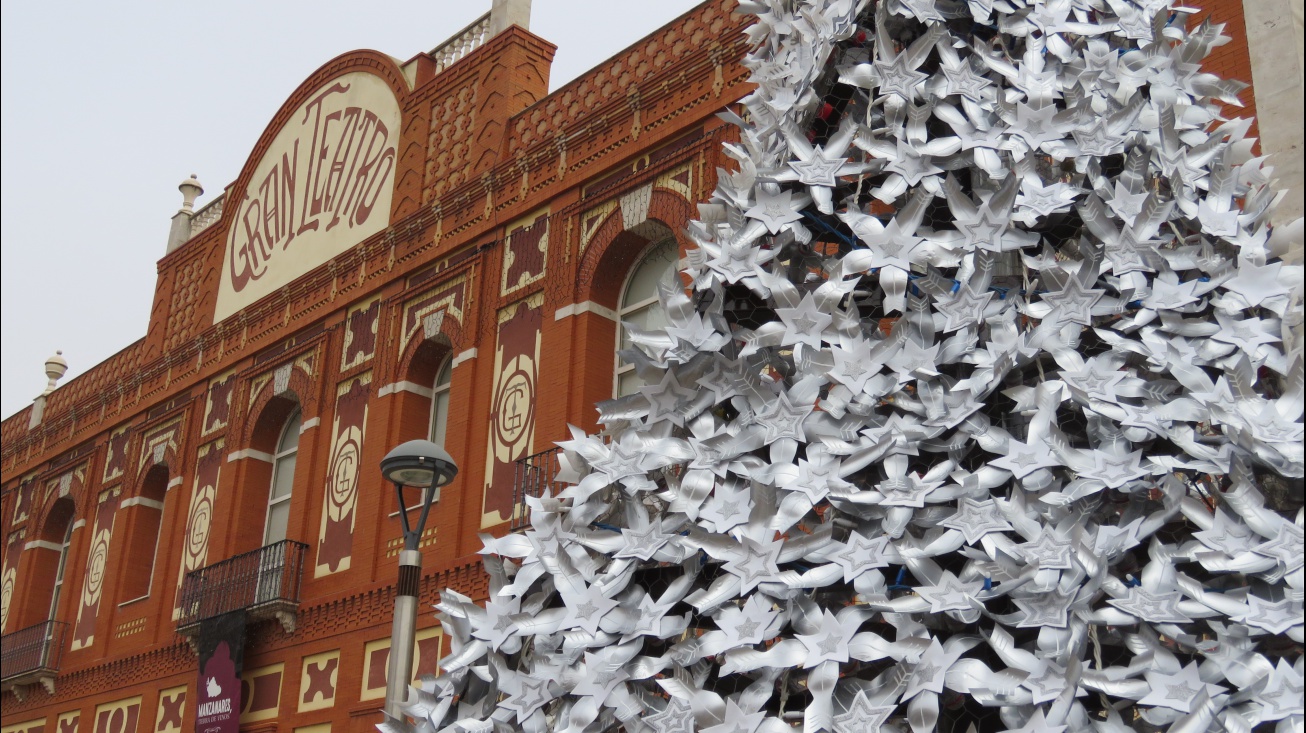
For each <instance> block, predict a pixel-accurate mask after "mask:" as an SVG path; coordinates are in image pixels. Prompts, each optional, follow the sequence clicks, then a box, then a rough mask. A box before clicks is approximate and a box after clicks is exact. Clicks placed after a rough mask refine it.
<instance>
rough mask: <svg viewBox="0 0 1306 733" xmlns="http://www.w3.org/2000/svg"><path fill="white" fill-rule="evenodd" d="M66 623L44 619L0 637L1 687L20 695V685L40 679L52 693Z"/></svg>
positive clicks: (60, 656) (66, 627)
mask: <svg viewBox="0 0 1306 733" xmlns="http://www.w3.org/2000/svg"><path fill="white" fill-rule="evenodd" d="M67 631H68V624H66V623H64V622H62V621H43V622H41V623H39V624H37V625H35V626H28V627H27V628H25V629H20V630H18V631H15V632H14V633H12V634H5V635H4V636H3V637H0V688H3V689H4V690H14V692H15V693H18V694H20V695H21V692H22V687H23V685H29V684H33V683H36V682H40V683H41V684H42V685H44V686H45V689H46V691H48V692H49V693H50V694H51V695H53V694H54V678H55V675H57V674H58V673H59V662H60V661H62V659H63V647H64V635H65V634H66V633H67Z"/></svg>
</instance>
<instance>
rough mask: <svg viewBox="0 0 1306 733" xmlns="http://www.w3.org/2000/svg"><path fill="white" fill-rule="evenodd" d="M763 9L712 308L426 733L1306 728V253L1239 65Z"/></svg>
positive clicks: (1174, 14)
mask: <svg viewBox="0 0 1306 733" xmlns="http://www.w3.org/2000/svg"><path fill="white" fill-rule="evenodd" d="M1196 4H1199V5H1200V4H1201V1H1200V0H1196ZM738 8H739V11H740V13H741V14H742V15H744V16H747V17H748V18H750V19H751V25H749V26H748V27H747V28H746V29H744V37H745V39H746V43H747V52H746V56H745V57H744V59H743V61H742V63H743V67H744V68H745V69H746V70H747V71H748V72H749V73H750V74H751V81H752V82H753V86H752V87H750V91H749V92H748V94H747V96H744V97H743V98H742V99H739V100H724V99H723V100H721V103H722V104H725V103H727V102H729V103H730V104H731V105H732V107H731V109H730V110H729V111H727V112H724V113H723V114H722V115H721V119H723V120H725V121H726V122H727V124H729V125H732V126H734V128H735V131H734V134H733V135H732V137H731V139H732V140H736V141H737V142H730V143H727V144H725V146H724V147H723V148H722V149H721V150H720V153H721V154H722V155H723V156H725V157H726V158H728V159H729V160H727V161H726V164H725V165H724V166H723V167H722V168H721V171H722V174H721V175H719V176H718V178H717V180H716V181H715V185H716V189H715V190H714V192H713V193H712V194H711V195H710V198H709V199H708V200H707V201H704V202H701V203H700V205H699V209H698V211H699V214H698V219H697V220H696V221H691V222H688V223H687V225H686V230H687V234H688V237H689V239H690V240H692V242H693V246H691V247H690V249H689V251H688V252H687V253H686V256H685V259H684V261H683V262H684V265H683V267H684V270H683V274H684V275H685V276H686V280H685V282H688V283H691V284H692V287H691V289H690V290H689V291H676V292H666V293H663V294H662V297H663V298H664V299H665V300H666V302H665V303H664V310H665V311H666V312H667V314H668V319H667V320H668V326H667V327H666V329H665V331H654V332H651V333H647V334H643V335H642V338H640V339H637V340H636V343H635V344H634V345H633V346H632V349H634V350H635V351H634V353H633V354H631V355H632V356H633V357H635V359H634V360H633V361H632V363H637V364H638V368H639V370H640V376H641V377H644V378H645V384H646V385H647V386H646V387H645V388H644V389H643V390H641V392H640V393H639V394H636V395H631V396H628V397H623V398H621V399H617V400H612V401H608V402H603V403H600V405H599V424H600V430H599V431H598V432H596V433H595V434H592V435H587V434H586V433H585V432H584V431H582V430H579V429H572V431H571V438H570V439H569V440H565V441H562V442H561V443H559V450H560V452H561V454H560V456H559V465H560V466H561V467H562V469H561V471H560V472H559V474H558V475H557V481H558V482H560V483H561V484H563V485H564V488H561V489H560V490H557V491H555V492H554V493H552V494H551V495H548V496H546V497H544V498H531V499H530V500H529V501H528V502H527V504H526V505H525V506H524V507H523V508H522V510H523V511H526V512H528V513H529V521H530V528H529V529H527V530H526V531H525V533H524V535H519V534H509V535H506V536H500V537H488V536H487V539H486V541H485V549H484V550H483V553H482V554H483V556H484V557H485V562H486V567H487V571H488V576H489V592H488V595H487V597H488V600H487V601H485V602H484V603H483V604H481V605H478V604H477V603H475V602H474V601H473V600H472V599H471V598H468V597H467V596H465V595H460V594H458V593H455V592H453V591H448V592H445V593H444V594H442V596H441V600H440V603H439V605H438V606H437V609H438V611H439V613H440V618H441V622H442V624H443V628H444V630H445V634H446V636H447V637H448V640H449V645H448V648H449V651H450V656H449V657H447V658H446V659H444V660H441V670H442V673H441V675H440V676H439V677H438V678H436V679H435V680H431V681H427V682H424V683H423V690H424V691H423V693H422V697H420V701H419V703H418V704H415V705H413V706H410V714H412V715H414V716H415V717H417V718H420V720H419V721H418V722H419V723H420V725H421V726H424V727H422V728H421V730H424V731H430V730H435V731H489V730H492V729H493V730H526V731H529V732H530V733H545V732H546V731H572V732H576V731H586V732H587V733H609V732H612V731H617V730H630V731H651V733H689V732H690V731H694V730H699V731H707V732H709V733H779V732H781V731H789V730H797V729H800V728H801V729H803V730H807V731H822V730H824V731H833V733H853V732H854V731H856V732H857V733H862V732H863V731H869V732H870V733H874V731H877V730H885V731H897V732H898V733H902V732H903V731H908V730H910V731H911V732H912V733H933V732H934V731H958V732H959V731H974V733H1002V732H1003V731H1021V732H1022V733H1024V732H1027V733H1035V732H1036V731H1042V732H1044V733H1065V732H1066V731H1081V730H1095V731H1098V733H1127V732H1128V731H1132V730H1133V729H1134V726H1141V727H1146V728H1147V730H1182V731H1197V730H1207V729H1212V730H1216V729H1220V730H1238V731H1251V730H1260V729H1262V728H1265V729H1266V730H1268V729H1269V728H1270V727H1271V726H1275V727H1277V728H1278V729H1279V730H1281V731H1289V730H1293V731H1296V730H1301V729H1302V727H1303V726H1304V725H1306V718H1304V717H1303V705H1302V702H1301V698H1302V693H1301V690H1302V664H1303V663H1302V659H1303V656H1304V655H1303V650H1302V639H1303V636H1302V628H1303V626H1302V623H1301V613H1302V607H1301V599H1302V587H1303V582H1302V571H1303V559H1304V558H1306V549H1304V548H1303V531H1302V530H1303V525H1306V512H1303V510H1302V508H1301V495H1300V480H1301V477H1302V475H1303V474H1304V473H1306V466H1304V465H1303V460H1304V458H1303V452H1302V436H1303V429H1302V408H1301V404H1302V398H1303V394H1304V393H1306V386H1304V383H1303V380H1302V377H1301V374H1302V365H1303V363H1306V357H1304V355H1303V343H1306V339H1304V338H1302V336H1301V324H1302V322H1303V311H1302V306H1301V303H1302V300H1303V297H1302V296H1303V285H1302V280H1303V278H1302V275H1303V271H1302V267H1301V266H1300V265H1298V264H1292V263H1294V262H1296V261H1297V259H1296V257H1291V256H1288V255H1289V254H1290V253H1291V254H1295V253H1296V251H1299V249H1300V247H1301V242H1300V237H1301V235H1300V232H1301V229H1300V226H1301V225H1300V223H1299V222H1298V223H1295V224H1294V223H1293V222H1288V221H1276V222H1273V223H1272V222H1271V219H1270V215H1271V212H1277V211H1278V210H1276V208H1275V206H1274V204H1275V202H1276V196H1277V194H1276V192H1275V191H1274V190H1273V188H1272V184H1271V181H1273V180H1274V178H1275V176H1274V175H1273V171H1272V170H1271V169H1270V168H1269V166H1268V165H1267V164H1266V161H1265V160H1263V159H1259V158H1253V157H1251V153H1250V152H1249V151H1250V150H1251V147H1252V142H1253V141H1252V140H1251V139H1250V138H1248V137H1247V135H1248V134H1249V130H1250V127H1251V121H1250V120H1239V119H1236V118H1232V117H1231V115H1233V114H1236V110H1237V107H1236V105H1235V104H1234V102H1235V98H1236V96H1237V93H1238V91H1239V90H1240V89H1241V86H1240V85H1238V84H1236V83H1231V82H1228V81H1224V80H1221V79H1219V78H1218V77H1216V76H1215V75H1214V74H1212V73H1210V72H1211V69H1207V68H1203V67H1202V65H1201V63H1200V62H1201V60H1202V59H1204V58H1206V57H1208V56H1209V54H1210V53H1211V52H1212V51H1213V50H1214V49H1216V48H1217V47H1219V46H1221V45H1222V44H1224V43H1225V42H1226V41H1227V39H1226V38H1225V37H1224V36H1223V35H1222V33H1224V32H1229V31H1231V30H1236V29H1234V28H1232V26H1231V27H1229V28H1226V27H1224V26H1220V25H1218V24H1214V23H1211V22H1209V21H1208V20H1206V13H1205V12H1204V11H1203V12H1197V13H1196V15H1194V13H1195V12H1196V11H1195V10H1194V9H1192V8H1188V7H1185V6H1180V5H1177V4H1174V3H1172V2H1169V1H1168V0H1039V1H1038V2H1033V1H1032V0H883V1H881V2H875V3H872V2H869V0H741V1H740V3H739V6H738ZM713 32H715V31H713ZM721 32H722V33H734V32H735V30H734V27H733V26H730V27H725V28H724V29H723V30H722V31H721ZM1239 32H1241V30H1239ZM709 35H710V34H709ZM708 40H710V39H708ZM700 52H702V50H701V49H691V50H690V53H700ZM686 83H689V84H702V83H703V82H701V81H687V82H686ZM695 88H697V87H695ZM696 114H697V113H696ZM704 139H705V140H708V139H716V138H715V137H712V136H705V138H704ZM716 152H717V151H714V150H708V149H702V150H700V151H697V152H696V153H695V154H696V155H699V154H701V155H702V157H701V160H702V161H704V165H703V166H701V167H702V169H703V172H704V175H703V176H702V178H703V180H704V182H705V183H706V184H708V185H709V186H710V185H712V179H711V175H710V173H709V171H711V169H712V168H713V167H714V166H713V165H712V164H711V163H710V162H709V161H710V160H711V159H712V158H713V156H714V155H715V154H716ZM697 169H698V168H697V167H696V170H697ZM653 173H656V172H655V171H653V172H651V174H653ZM641 180H642V179H641ZM631 185H635V184H634V183H632V184H631ZM1275 215H1276V216H1281V214H1279V213H1276V214H1275ZM668 224H669V225H674V224H675V223H674V222H668ZM542 437H553V436H542ZM551 478H552V477H551ZM469 490H471V489H470V488H469ZM383 726H384V730H386V731H400V730H415V729H417V725H416V724H410V723H409V722H408V721H396V720H389V721H387V722H386V723H385V724H383ZM405 726H408V727H407V728H405ZM1141 727H1140V729H1141Z"/></svg>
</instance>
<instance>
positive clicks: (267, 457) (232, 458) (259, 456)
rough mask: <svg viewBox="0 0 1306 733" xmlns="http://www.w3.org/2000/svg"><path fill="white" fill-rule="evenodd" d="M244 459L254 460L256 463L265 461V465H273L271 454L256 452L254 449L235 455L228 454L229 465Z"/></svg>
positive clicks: (240, 451)
mask: <svg viewBox="0 0 1306 733" xmlns="http://www.w3.org/2000/svg"><path fill="white" fill-rule="evenodd" d="M242 458H253V459H254V460H256V461H263V462H264V463H272V454H271V453H264V452H263V451H261V450H254V449H253V448H246V449H245V450H238V451H236V452H235V453H228V454H227V463H235V462H236V461H239V460H241V459H242Z"/></svg>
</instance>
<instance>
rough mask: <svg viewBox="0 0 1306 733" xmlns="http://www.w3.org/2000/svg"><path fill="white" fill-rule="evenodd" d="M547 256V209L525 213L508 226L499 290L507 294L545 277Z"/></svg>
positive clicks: (500, 292)
mask: <svg viewBox="0 0 1306 733" xmlns="http://www.w3.org/2000/svg"><path fill="white" fill-rule="evenodd" d="M548 257H549V213H548V212H547V211H546V212H544V213H543V214H539V215H537V216H535V217H533V218H531V217H528V218H527V219H526V221H525V222H523V223H521V224H519V225H518V226H517V227H516V228H513V227H512V226H509V227H508V237H507V240H506V241H505V242H504V247H503V271H502V275H501V277H500V280H499V294H500V295H508V294H509V293H512V292H513V291H516V290H520V289H522V288H524V287H526V286H527V285H530V284H531V283H534V282H538V281H540V280H543V279H544V270H545V266H546V265H547V263H548Z"/></svg>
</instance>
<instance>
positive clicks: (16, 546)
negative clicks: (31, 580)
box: [0, 529, 27, 633]
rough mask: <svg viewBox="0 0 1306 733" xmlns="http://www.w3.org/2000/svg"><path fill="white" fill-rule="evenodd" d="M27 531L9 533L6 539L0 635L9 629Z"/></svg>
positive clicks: (1, 573)
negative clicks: (11, 606)
mask: <svg viewBox="0 0 1306 733" xmlns="http://www.w3.org/2000/svg"><path fill="white" fill-rule="evenodd" d="M26 536H27V530H26V529H19V530H15V531H13V532H10V533H9V536H8V537H6V538H5V561H4V566H3V569H0V633H6V632H8V631H9V630H10V629H9V604H10V603H12V602H13V600H14V588H15V586H16V585H17V583H18V557H19V555H21V554H22V552H23V538H24V537H26Z"/></svg>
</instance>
